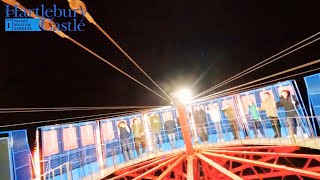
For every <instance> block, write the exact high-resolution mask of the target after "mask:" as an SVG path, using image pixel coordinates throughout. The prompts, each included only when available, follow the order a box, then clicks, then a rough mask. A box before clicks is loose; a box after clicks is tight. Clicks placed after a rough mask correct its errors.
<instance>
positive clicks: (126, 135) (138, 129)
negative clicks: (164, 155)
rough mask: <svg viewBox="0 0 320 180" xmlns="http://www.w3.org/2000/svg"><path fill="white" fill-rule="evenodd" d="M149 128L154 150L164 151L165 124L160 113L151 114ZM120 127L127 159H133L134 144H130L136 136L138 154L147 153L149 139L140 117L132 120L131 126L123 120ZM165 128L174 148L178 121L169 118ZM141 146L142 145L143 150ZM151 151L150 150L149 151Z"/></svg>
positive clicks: (121, 139)
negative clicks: (163, 132) (163, 135)
mask: <svg viewBox="0 0 320 180" xmlns="http://www.w3.org/2000/svg"><path fill="white" fill-rule="evenodd" d="M148 121H149V123H148V124H149V128H150V133H151V140H152V143H153V147H154V150H153V151H162V150H163V148H162V143H163V137H162V134H161V133H162V131H163V125H162V121H161V119H160V116H159V115H158V114H151V115H150V116H149V118H148ZM118 129H119V131H118V132H119V138H120V143H121V149H122V152H123V156H124V159H125V161H128V160H132V159H133V152H132V148H131V147H132V145H131V144H130V139H131V138H132V137H133V138H134V148H135V151H136V152H137V155H138V156H140V155H141V154H143V153H145V152H146V150H147V141H146V135H145V128H144V127H143V124H142V123H141V122H140V121H139V120H138V119H133V120H132V125H131V127H129V126H128V125H127V123H126V122H125V121H121V122H120V123H119V124H118ZM164 129H165V132H166V135H167V136H168V137H169V143H170V145H171V148H172V149H175V148H176V142H175V141H176V140H175V138H176V137H175V132H176V121H175V120H174V119H169V120H167V121H165V122H164ZM140 146H141V147H142V151H140V150H141V148H140ZM149 152H150V151H149Z"/></svg>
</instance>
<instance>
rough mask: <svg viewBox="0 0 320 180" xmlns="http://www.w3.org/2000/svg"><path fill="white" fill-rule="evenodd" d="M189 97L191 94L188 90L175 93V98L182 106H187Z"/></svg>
mask: <svg viewBox="0 0 320 180" xmlns="http://www.w3.org/2000/svg"><path fill="white" fill-rule="evenodd" d="M191 95H192V93H191V91H190V89H182V90H180V91H178V92H177V98H178V99H179V101H180V102H182V103H183V104H187V103H188V102H189V101H190V99H191Z"/></svg>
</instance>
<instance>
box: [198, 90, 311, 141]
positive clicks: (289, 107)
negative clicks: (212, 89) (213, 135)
mask: <svg viewBox="0 0 320 180" xmlns="http://www.w3.org/2000/svg"><path fill="white" fill-rule="evenodd" d="M298 105H299V103H298V101H297V99H296V98H295V97H294V96H292V95H291V94H290V91H288V90H282V91H281V97H280V100H279V101H278V102H276V101H275V100H274V99H273V98H272V97H271V94H270V93H269V92H264V93H263V100H262V103H261V106H260V107H258V106H257V105H256V104H255V103H254V101H253V100H252V99H248V107H247V112H246V118H247V119H249V120H250V121H251V122H252V124H253V127H254V129H253V133H254V136H255V138H256V137H257V136H258V131H259V132H260V134H261V135H262V136H263V137H266V134H265V131H264V129H265V125H266V124H265V121H262V120H261V116H260V111H265V113H266V116H267V118H268V119H269V120H270V121H271V124H272V129H273V130H274V132H275V136H274V138H278V137H281V136H282V133H281V126H280V122H279V118H278V108H280V107H283V108H284V111H285V115H286V121H285V122H286V124H287V126H288V129H289V134H290V135H292V136H297V126H298V125H299V126H300V127H301V129H302V131H303V133H304V135H305V136H306V137H307V132H306V129H305V127H304V126H303V123H302V121H301V120H299V119H297V117H299V115H298V111H297V106H298ZM221 112H222V113H224V115H225V117H226V119H227V120H228V121H229V124H230V128H231V132H232V134H233V137H234V139H238V138H239V126H240V127H242V128H243V130H244V133H245V136H246V138H249V132H248V131H249V126H248V124H246V123H244V122H248V121H243V120H240V119H239V121H238V120H237V117H236V115H235V110H234V109H233V108H232V106H230V104H225V105H224V106H223V107H222V108H221V110H220V108H219V105H218V104H217V103H215V104H212V105H211V106H207V107H206V111H204V110H203V109H202V108H200V107H199V106H195V107H194V122H195V125H196V127H197V128H196V130H197V133H198V136H199V137H200V140H201V141H202V142H204V143H206V142H207V141H208V134H207V130H206V128H207V116H209V117H210V119H211V121H212V122H213V125H214V127H215V129H216V132H217V135H218V141H223V137H222V113H221ZM206 114H208V115H207V116H206ZM238 122H241V123H242V124H239V123H238Z"/></svg>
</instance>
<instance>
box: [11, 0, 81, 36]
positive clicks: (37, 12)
mask: <svg viewBox="0 0 320 180" xmlns="http://www.w3.org/2000/svg"><path fill="white" fill-rule="evenodd" d="M85 13H86V12H85V11H83V10H82V9H73V10H72V9H61V8H57V6H56V5H55V4H54V5H53V6H52V7H51V8H47V7H45V6H44V5H41V6H40V7H36V8H34V9H26V10H21V9H19V8H18V6H14V7H12V6H10V5H6V9H5V31H84V29H85V23H83V19H84V16H85ZM31 16H32V17H33V18H30V17H31ZM78 16H80V18H81V20H79V19H78V18H77V17H78ZM59 18H63V20H64V21H66V20H67V22H59V23H57V22H53V19H55V20H56V19H59Z"/></svg>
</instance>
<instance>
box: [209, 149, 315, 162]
mask: <svg viewBox="0 0 320 180" xmlns="http://www.w3.org/2000/svg"><path fill="white" fill-rule="evenodd" d="M205 151H207V152H216V153H223V154H243V155H247V154H248V155H260V156H263V155H265V156H267V155H270V156H274V157H275V155H277V156H281V157H293V158H305V159H309V158H313V159H316V160H318V161H320V155H312V154H293V153H278V152H275V153H273V152H252V151H228V150H205Z"/></svg>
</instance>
